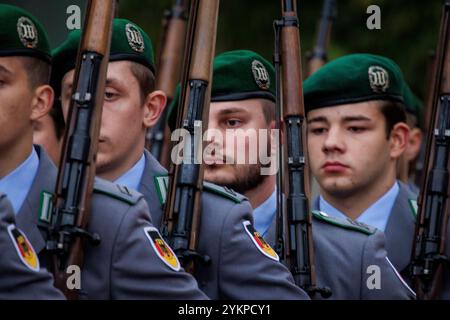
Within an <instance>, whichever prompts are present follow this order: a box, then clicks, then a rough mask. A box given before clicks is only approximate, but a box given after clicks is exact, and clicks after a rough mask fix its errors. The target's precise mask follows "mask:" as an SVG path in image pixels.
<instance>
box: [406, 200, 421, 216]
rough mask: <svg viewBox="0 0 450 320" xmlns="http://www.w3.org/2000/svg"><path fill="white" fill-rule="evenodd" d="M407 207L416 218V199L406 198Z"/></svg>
mask: <svg viewBox="0 0 450 320" xmlns="http://www.w3.org/2000/svg"><path fill="white" fill-rule="evenodd" d="M408 203H409V207H410V208H411V212H412V214H413V217H414V219H416V218H417V210H418V209H419V208H418V206H417V200H415V199H409V200H408Z"/></svg>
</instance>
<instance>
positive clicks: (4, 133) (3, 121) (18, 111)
mask: <svg viewBox="0 0 450 320" xmlns="http://www.w3.org/2000/svg"><path fill="white" fill-rule="evenodd" d="M27 72H32V70H25V68H24V65H23V64H22V62H21V61H20V58H16V57H0V128H1V129H0V130H1V132H0V148H1V150H2V152H3V153H4V155H7V154H8V153H7V151H9V150H10V148H11V147H13V146H16V147H20V146H21V145H22V146H23V145H24V144H23V143H20V141H21V140H22V139H24V138H26V139H30V144H31V132H32V131H31V130H30V127H31V117H32V105H33V99H34V98H35V92H34V90H32V89H31V88H30V86H29V83H28V77H27ZM30 144H27V145H26V147H27V149H28V150H27V151H29V148H30ZM22 152H23V151H22ZM9 155H10V156H11V154H10V153H9Z"/></svg>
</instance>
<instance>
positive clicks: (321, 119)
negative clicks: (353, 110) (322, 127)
mask: <svg viewBox="0 0 450 320" xmlns="http://www.w3.org/2000/svg"><path fill="white" fill-rule="evenodd" d="M341 121H342V122H352V121H365V122H370V121H372V120H371V119H370V118H368V117H366V116H363V115H357V116H345V117H344V118H342V120H341ZM314 122H326V123H328V122H329V121H328V119H327V118H326V117H324V116H318V117H314V118H312V119H308V123H314Z"/></svg>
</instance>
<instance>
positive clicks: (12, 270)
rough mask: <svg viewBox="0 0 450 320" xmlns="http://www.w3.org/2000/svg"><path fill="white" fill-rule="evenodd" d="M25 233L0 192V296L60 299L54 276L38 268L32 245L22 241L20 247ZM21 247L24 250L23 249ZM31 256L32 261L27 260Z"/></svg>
mask: <svg viewBox="0 0 450 320" xmlns="http://www.w3.org/2000/svg"><path fill="white" fill-rule="evenodd" d="M19 241H26V235H24V234H23V233H22V232H21V231H20V230H18V229H17V227H16V226H15V221H14V212H13V208H12V206H11V204H10V202H9V201H8V199H7V197H6V195H5V194H3V193H2V194H0V253H1V259H0V299H1V300H5V299H14V300H16V299H26V300H31V299H33V300H35V299H52V300H54V299H63V298H64V296H63V295H62V293H61V292H59V291H58V290H57V289H55V288H54V287H53V277H52V276H51V275H50V274H49V273H48V272H47V271H46V270H45V269H41V268H40V267H39V260H37V257H36V254H35V252H34V250H33V248H32V246H31V245H30V246H27V245H26V244H25V250H26V251H22V252H24V254H26V256H23V255H21V251H20V250H19V246H20V244H22V248H23V246H24V243H23V242H19ZM22 250H23V249H22ZM27 257H28V259H33V258H35V259H33V262H34V263H30V262H27V261H28V259H27Z"/></svg>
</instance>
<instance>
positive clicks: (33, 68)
mask: <svg viewBox="0 0 450 320" xmlns="http://www.w3.org/2000/svg"><path fill="white" fill-rule="evenodd" d="M19 58H20V61H21V62H22V65H23V67H24V69H25V70H26V71H27V77H28V85H29V86H30V88H31V89H35V88H37V87H39V86H42V85H45V84H49V82H50V71H51V66H50V64H49V63H48V62H45V61H44V60H41V59H38V58H34V57H19Z"/></svg>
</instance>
